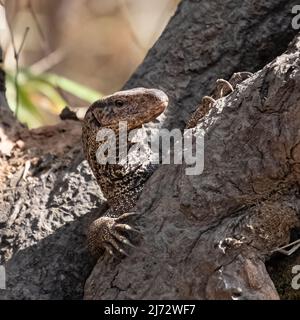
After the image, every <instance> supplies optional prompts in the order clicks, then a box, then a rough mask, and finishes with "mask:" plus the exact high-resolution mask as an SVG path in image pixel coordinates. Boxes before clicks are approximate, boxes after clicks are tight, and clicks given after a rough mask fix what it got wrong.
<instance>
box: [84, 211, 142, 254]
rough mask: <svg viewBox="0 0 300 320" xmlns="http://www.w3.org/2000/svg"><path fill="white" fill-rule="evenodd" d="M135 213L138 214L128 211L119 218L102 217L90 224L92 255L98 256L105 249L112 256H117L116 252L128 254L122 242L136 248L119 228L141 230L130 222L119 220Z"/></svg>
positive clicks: (89, 241) (89, 239)
mask: <svg viewBox="0 0 300 320" xmlns="http://www.w3.org/2000/svg"><path fill="white" fill-rule="evenodd" d="M133 215H136V213H135V212H128V213H124V214H123V215H121V216H120V217H117V218H113V217H101V218H99V219H97V220H95V221H94V222H93V223H92V224H91V225H90V228H89V231H88V246H89V249H90V251H91V253H92V255H93V256H96V257H98V256H99V255H100V254H101V252H103V249H104V250H105V251H107V252H108V253H109V254H110V255H112V256H115V252H119V253H121V254H122V255H124V256H128V253H127V252H126V251H124V249H122V247H121V244H125V245H127V246H130V247H134V248H136V246H135V245H133V244H132V243H131V242H130V241H129V240H128V239H127V238H126V237H125V236H123V235H121V234H120V233H119V230H120V231H135V232H139V231H138V230H136V229H135V228H132V227H131V226H129V225H128V224H120V223H118V222H119V221H120V220H123V219H125V218H128V217H130V216H133ZM117 229H119V230H117Z"/></svg>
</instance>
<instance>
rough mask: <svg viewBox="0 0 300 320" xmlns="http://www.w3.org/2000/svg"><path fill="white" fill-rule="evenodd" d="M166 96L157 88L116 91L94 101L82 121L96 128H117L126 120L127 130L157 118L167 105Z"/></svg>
mask: <svg viewBox="0 0 300 320" xmlns="http://www.w3.org/2000/svg"><path fill="white" fill-rule="evenodd" d="M167 105H168V96H167V95H166V94H165V93H164V92H163V91H161V90H158V89H146V88H135V89H131V90H124V91H119V92H116V93H114V94H112V95H110V96H107V97H105V98H103V99H101V100H98V101H96V102H94V103H93V104H92V105H91V106H90V107H89V109H88V111H87V112H86V115H85V118H84V121H85V122H89V123H91V122H93V124H94V126H96V127H98V128H103V127H105V128H111V129H117V128H118V125H119V122H120V121H126V122H127V127H128V129H129V130H132V129H135V128H138V127H141V126H142V124H144V123H147V122H150V121H152V120H154V119H155V118H157V117H158V116H159V115H160V114H161V113H162V112H163V111H164V110H165V109H166V107H167Z"/></svg>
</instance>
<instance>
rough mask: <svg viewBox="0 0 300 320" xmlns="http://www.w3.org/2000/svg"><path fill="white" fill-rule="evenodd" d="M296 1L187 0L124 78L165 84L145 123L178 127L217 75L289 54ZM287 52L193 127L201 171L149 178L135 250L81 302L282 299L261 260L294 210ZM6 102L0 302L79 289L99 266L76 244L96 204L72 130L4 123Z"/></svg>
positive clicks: (280, 238)
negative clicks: (8, 146) (201, 140)
mask: <svg viewBox="0 0 300 320" xmlns="http://www.w3.org/2000/svg"><path fill="white" fill-rule="evenodd" d="M294 4H295V1H283V0H281V1H280V0H273V1H267V0H265V1H244V2H243V4H242V5H241V4H240V2H239V1H232V0H231V1H229V0H226V1H217V0H214V1H200V0H197V1H196V0H194V1H192V0H184V1H183V2H182V3H181V5H180V6H179V8H178V10H177V13H176V14H175V16H174V17H173V18H172V19H171V21H170V23H169V25H168V26H167V28H166V30H165V32H164V33H163V35H162V36H161V38H160V39H159V41H158V42H157V43H156V45H155V46H154V48H153V49H152V50H150V52H149V54H148V56H147V57H146V59H145V61H144V63H143V64H142V65H141V67H140V68H139V69H138V70H137V72H136V73H135V74H134V75H133V77H132V78H131V79H130V81H129V82H128V83H127V85H126V87H136V86H141V85H143V86H147V87H157V88H160V89H163V90H164V91H165V92H166V93H167V94H168V95H169V96H170V98H171V104H170V108H169V111H168V112H167V113H166V117H165V118H164V119H163V120H164V121H163V122H162V123H161V124H157V123H154V124H153V125H163V126H166V127H172V128H173V127H180V128H182V127H183V126H184V123H185V121H186V120H187V119H188V117H189V116H190V114H191V112H192V110H194V108H195V106H196V105H197V103H198V102H199V101H200V99H201V97H202V96H203V95H205V94H207V93H209V91H210V90H211V89H212V87H213V83H214V81H215V80H216V79H217V78H220V77H223V78H228V77H229V76H230V75H231V74H232V73H233V72H236V71H241V70H247V71H257V70H259V69H260V68H262V67H263V66H264V65H265V64H266V63H267V62H269V61H271V60H272V59H273V58H275V57H276V56H277V55H279V54H281V53H282V52H283V51H284V50H285V49H286V47H287V44H288V42H289V41H290V40H291V39H292V37H293V36H294V34H295V31H294V30H292V28H291V26H290V23H291V18H292V17H291V15H290V12H291V8H292V6H293V5H294ZM286 57H287V58H288V57H289V59H290V60H289V61H283V60H280V61H277V62H276V61H275V62H274V63H273V64H272V65H270V66H267V67H266V68H265V69H263V70H262V71H260V72H258V73H257V74H256V75H255V76H254V77H253V78H251V79H250V80H249V81H248V82H247V84H245V85H243V86H242V87H240V88H239V89H238V90H237V91H236V92H235V93H234V94H233V95H231V96H229V97H228V98H227V99H225V100H222V101H220V102H219V103H218V108H217V109H215V111H214V112H212V113H210V114H209V115H208V117H207V118H206V121H204V122H203V123H202V124H201V125H202V126H204V128H205V130H206V135H207V136H206V140H205V145H206V147H205V172H204V174H203V175H201V176H195V177H187V176H185V175H184V167H183V166H176V167H174V166H170V167H162V168H160V169H159V170H158V171H157V172H156V173H155V174H154V176H153V177H151V179H150V180H149V181H148V183H147V186H146V190H145V191H144V192H143V194H142V196H141V199H140V201H139V204H138V210H139V212H140V213H141V217H140V218H139V219H138V220H137V222H136V223H137V225H138V226H141V227H142V228H143V231H144V237H143V240H142V242H141V244H140V247H139V248H140V249H139V250H137V251H133V252H132V255H131V256H130V257H129V258H126V259H125V260H123V261H114V262H112V263H107V262H105V263H104V259H103V258H101V259H100V260H99V261H98V263H97V265H96V267H95V269H94V271H93V273H92V274H91V276H90V277H89V280H88V282H87V284H86V295H85V297H86V298H93V299H95V298H98V299H105V298H132V297H134V298H150V297H152V298H158V299H162V298H210V299H212V298H219V297H221V298H232V297H234V298H235V297H247V298H266V297H267V298H277V297H278V295H277V293H276V290H275V288H274V285H273V283H272V281H271V280H270V278H269V277H268V275H267V273H266V270H265V266H264V260H265V259H266V256H267V255H268V253H269V251H270V250H271V249H272V248H273V247H274V246H277V245H279V244H281V243H285V242H286V241H288V236H289V232H288V230H289V229H290V228H291V227H292V226H294V224H295V221H296V213H295V212H297V210H298V206H299V203H298V199H297V193H296V192H294V190H297V187H296V186H294V184H295V181H296V178H297V166H296V163H297V161H299V158H298V160H297V156H298V157H299V154H297V152H298V153H299V150H298V151H297V147H296V146H297V141H299V136H298V133H297V132H296V128H297V126H298V127H299V123H298V122H297V121H298V119H299V103H298V104H297V101H296V98H297V90H296V89H297V88H298V92H299V74H298V73H297V70H296V69H295V70H294V71H293V70H292V69H290V71H289V72H287V73H284V72H283V71H282V70H281V67H280V68H279V71H278V72H277V71H276V72H275V70H277V69H276V65H278V63H279V64H280V66H281V65H282V66H283V67H284V66H285V67H288V66H293V64H294V65H295V66H298V67H299V60H298V62H297V60H296V59H295V61H293V59H292V54H291V53H290V56H286ZM276 63H277V64H276ZM297 63H298V65H297ZM293 77H294V78H293ZM285 85H286V87H284V86H285ZM297 86H298V87H297ZM277 89H278V90H279V91H280V95H278V96H277V95H275V94H274V91H272V90H277ZM289 96H291V98H288V97H289ZM243 97H247V99H248V100H244V99H243ZM264 97H267V98H268V99H267V102H262V98H264ZM234 99H236V101H235V100H234ZM272 99H273V100H272ZM276 99H277V100H276ZM293 99H294V100H293ZM298 100H299V96H298ZM278 102H279V104H278ZM277 107H278V109H276V108H277ZM292 107H293V108H292ZM4 110H7V109H6V108H3V107H2V108H0V113H1V118H0V119H1V128H3V129H4V131H5V133H6V134H7V136H8V137H9V139H10V140H11V141H12V142H13V147H14V148H13V149H12V150H11V153H10V154H8V155H2V157H1V175H0V178H2V179H1V180H0V182H1V186H0V190H2V191H1V192H2V193H1V194H0V197H1V202H0V237H1V244H0V253H1V261H0V264H3V263H5V265H6V270H7V279H8V282H7V286H8V287H7V290H5V291H2V292H1V291H0V298H4V299H9V298H15V299H16V298H22V299H36V298H38V299H46V298H50V299H54V298H56V299H63V298H72V299H77V298H82V296H83V287H84V282H85V279H86V278H87V276H88V274H89V273H90V271H91V270H92V267H93V265H94V263H95V262H94V261H92V260H91V259H90V257H89V254H88V252H87V250H86V245H85V230H86V226H87V224H88V223H89V222H90V221H91V220H92V219H93V218H95V217H96V216H99V215H100V214H101V213H102V212H103V211H104V210H105V209H106V205H105V201H104V199H103V197H102V196H101V192H100V190H99V189H98V187H97V186H96V184H95V181H94V179H93V177H92V175H91V173H90V170H89V168H88V167H87V164H86V162H85V161H83V158H82V153H81V145H80V125H79V123H77V122H73V121H66V122H64V123H63V124H60V125H58V126H55V127H51V128H49V127H48V128H41V129H38V130H31V131H28V130H27V129H26V128H22V127H20V129H18V130H17V132H13V133H12V134H10V132H11V131H10V130H11V128H12V125H8V126H6V125H4V122H5V121H6V119H7V118H10V119H13V118H12V117H11V116H7V114H6V112H7V111H4ZM251 112H252V113H251ZM293 112H294V114H293ZM297 116H298V119H297ZM289 119H290V121H291V122H292V126H291V127H290V123H289V122H288V120H289ZM15 123H16V122H15ZM287 123H288V124H289V126H287V125H286V124H287ZM241 124H243V126H242V125H241ZM16 125H17V124H16ZM17 126H18V128H19V125H17ZM13 127H14V126H13ZM254 129H255V130H256V131H255V130H254ZM293 130H294V131H293ZM278 132H280V134H279V133H278ZM266 137H268V139H266ZM279 137H280V139H281V140H280V143H279V144H278V143H277V144H276V143H274V141H275V138H279ZM297 139H298V140H297ZM18 140H22V141H23V142H24V143H22V142H21V143H20V142H19V143H16V142H17V141H18ZM245 141H246V142H247V144H245ZM240 152H242V154H243V158H241V156H240ZM264 152H265V153H264ZM224 160H225V161H224ZM27 161H30V163H31V168H30V170H29V174H28V177H27V180H24V179H22V178H21V177H22V174H23V172H24V167H26V166H25V164H26V162H27ZM293 161H294V163H293V164H292V162H293ZM27 163H28V162H27ZM4 167H5V170H4V169H3V168H4ZM242 169H244V170H242ZM14 171H15V172H14ZM5 172H10V173H11V175H10V176H4V173H5ZM273 212H274V217H273V214H270V213H273ZM271 217H272V219H271ZM280 217H282V219H279V218H280ZM270 219H271V220H270ZM278 219H279V221H280V223H279V224H278V227H276V228H277V229H278V228H279V230H281V231H282V232H281V233H278V234H277V233H276V234H275V233H274V232H273V231H272V230H271V231H270V228H271V227H270V226H271V224H272V222H270V221H274V224H275V225H277V223H278ZM248 225H252V226H253V230H252V229H251V230H252V231H251V230H250V229H249V230H248V227H247V226H248ZM277 229H276V231H277ZM269 233H271V234H272V237H271V240H270V241H267V245H265V243H264V246H263V248H262V240H261V239H263V238H264V237H265V236H266V235H268V234H269ZM241 235H243V236H244V237H245V239H244V238H241V237H240V236H241ZM264 242H265V241H264ZM219 247H220V248H219ZM218 248H219V249H218ZM223 252H225V253H223ZM254 272H255V273H257V274H256V276H255V277H253V274H254ZM225 281H226V282H228V283H230V288H231V289H230V290H225V288H224V283H225ZM262 283H264V284H263V285H261V284H262ZM241 290H242V292H241Z"/></svg>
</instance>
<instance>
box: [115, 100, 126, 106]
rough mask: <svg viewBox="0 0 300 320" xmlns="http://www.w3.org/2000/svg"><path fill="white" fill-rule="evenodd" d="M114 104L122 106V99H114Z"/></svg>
mask: <svg viewBox="0 0 300 320" xmlns="http://www.w3.org/2000/svg"><path fill="white" fill-rule="evenodd" d="M115 105H116V106H117V107H122V106H123V105H124V101H122V100H116V101H115Z"/></svg>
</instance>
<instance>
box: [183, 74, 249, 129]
mask: <svg viewBox="0 0 300 320" xmlns="http://www.w3.org/2000/svg"><path fill="white" fill-rule="evenodd" d="M251 76H252V73H251V72H237V73H234V74H233V75H232V76H231V78H230V79H229V81H226V80H224V79H218V80H217V81H216V87H215V89H214V91H213V93H212V94H211V96H204V97H203V98H202V101H201V103H200V105H199V106H198V107H197V109H196V111H195V112H194V113H193V114H192V116H191V118H190V119H189V121H188V123H187V125H186V128H187V129H189V128H194V127H195V126H196V125H197V124H198V122H199V121H200V120H201V118H203V117H204V116H205V115H206V114H207V112H208V111H209V110H210V108H211V107H212V105H213V104H214V103H215V102H216V100H218V99H220V98H223V97H225V96H227V95H228V94H230V93H231V92H233V91H234V89H235V88H236V86H237V85H238V84H240V83H241V82H243V81H244V80H246V79H248V78H249V77H251Z"/></svg>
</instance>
